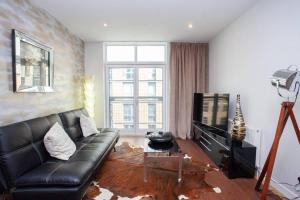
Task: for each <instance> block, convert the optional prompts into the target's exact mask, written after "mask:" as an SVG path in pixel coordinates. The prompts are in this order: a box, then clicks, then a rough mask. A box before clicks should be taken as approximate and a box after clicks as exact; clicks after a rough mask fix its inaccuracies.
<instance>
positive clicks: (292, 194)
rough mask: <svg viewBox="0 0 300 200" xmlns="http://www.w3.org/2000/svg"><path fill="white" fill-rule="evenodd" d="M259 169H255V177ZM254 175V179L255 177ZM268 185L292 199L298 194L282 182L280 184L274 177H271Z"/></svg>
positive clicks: (258, 173)
mask: <svg viewBox="0 0 300 200" xmlns="http://www.w3.org/2000/svg"><path fill="white" fill-rule="evenodd" d="M259 175H260V171H257V177H259ZM257 177H256V179H257ZM270 186H271V187H273V188H275V189H276V190H277V191H278V192H280V193H281V194H282V195H284V196H285V197H287V198H288V199H293V198H296V197H298V196H299V194H297V193H295V192H294V191H292V190H291V189H290V188H288V187H286V186H284V185H283V184H280V182H279V181H277V180H276V179H275V178H273V177H272V178H271V181H270Z"/></svg>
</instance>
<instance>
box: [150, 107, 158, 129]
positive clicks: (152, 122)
mask: <svg viewBox="0 0 300 200" xmlns="http://www.w3.org/2000/svg"><path fill="white" fill-rule="evenodd" d="M148 122H149V124H148V128H149V129H150V128H151V129H153V128H156V126H155V123H156V105H155V104H148Z"/></svg>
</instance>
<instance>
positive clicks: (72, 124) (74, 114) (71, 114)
mask: <svg viewBox="0 0 300 200" xmlns="http://www.w3.org/2000/svg"><path fill="white" fill-rule="evenodd" d="M82 114H84V115H86V116H88V113H87V112H86V110H84V109H77V110H71V111H67V112H62V113H59V116H60V118H61V120H62V123H63V126H64V128H65V130H66V132H67V133H68V134H69V136H70V137H71V139H72V140H73V141H77V140H78V139H79V138H81V137H83V133H82V131H81V127H80V121H79V119H80V116H81V115H82Z"/></svg>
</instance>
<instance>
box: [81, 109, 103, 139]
mask: <svg viewBox="0 0 300 200" xmlns="http://www.w3.org/2000/svg"><path fill="white" fill-rule="evenodd" d="M80 126H81V130H82V133H83V136H84V137H88V136H90V135H93V134H95V133H99V131H98V130H97V127H96V123H95V121H94V119H93V118H90V117H87V116H85V115H83V114H81V116H80Z"/></svg>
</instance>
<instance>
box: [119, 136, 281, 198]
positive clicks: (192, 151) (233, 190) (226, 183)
mask: <svg viewBox="0 0 300 200" xmlns="http://www.w3.org/2000/svg"><path fill="white" fill-rule="evenodd" d="M122 142H128V143H130V144H134V145H138V146H143V145H144V144H143V143H144V139H143V137H121V139H120V141H119V143H122ZM178 144H179V146H180V147H181V149H182V151H183V152H184V153H187V154H188V155H189V156H191V157H192V159H194V160H197V161H201V162H207V163H208V164H210V165H213V166H215V164H214V163H213V162H212V161H211V160H210V159H209V157H208V156H207V155H206V154H205V153H204V152H203V151H202V150H201V148H200V147H198V146H197V145H196V144H195V143H194V142H193V141H191V140H178ZM205 180H206V182H207V183H208V184H210V185H212V186H214V187H219V188H220V189H221V191H222V193H221V194H216V193H207V195H206V196H205V199H206V200H219V199H220V200H241V199H243V200H256V199H258V198H259V193H258V192H256V191H255V190H254V186H255V184H256V180H255V179H245V178H237V179H228V178H227V177H226V176H225V175H224V174H223V173H222V172H221V171H219V172H215V171H213V172H208V173H207V174H206V177H205ZM267 199H268V200H279V199H285V198H280V197H279V196H277V195H275V194H274V193H272V192H269V194H268V197H267Z"/></svg>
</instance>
